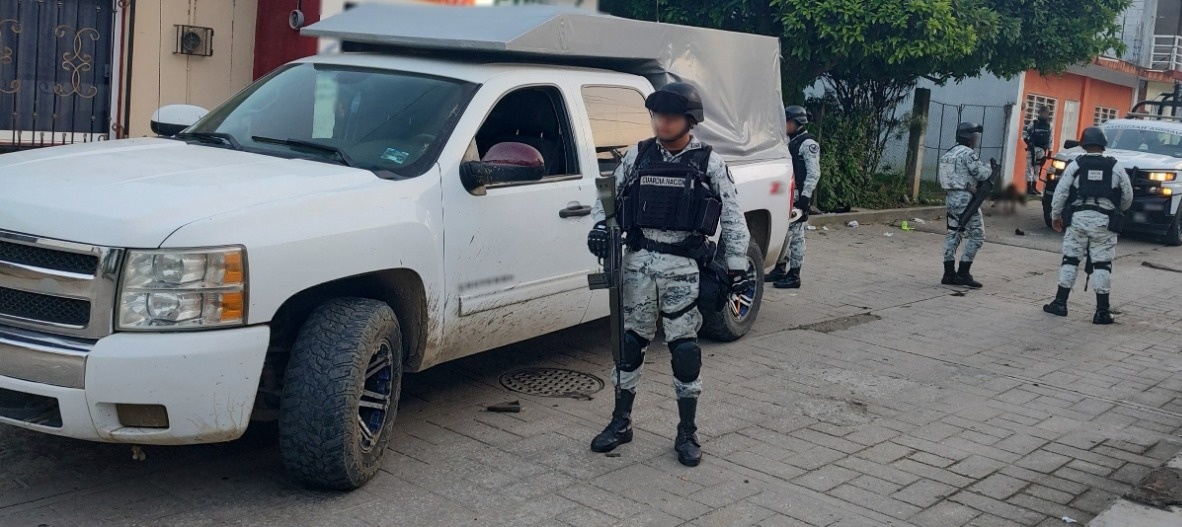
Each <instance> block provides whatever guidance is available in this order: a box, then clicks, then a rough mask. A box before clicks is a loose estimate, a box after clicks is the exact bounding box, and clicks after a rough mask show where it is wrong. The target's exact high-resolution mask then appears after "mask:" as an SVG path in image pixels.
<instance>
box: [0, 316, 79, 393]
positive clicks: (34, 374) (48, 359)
mask: <svg viewBox="0 0 1182 527" xmlns="http://www.w3.org/2000/svg"><path fill="white" fill-rule="evenodd" d="M92 347H93V343H92V342H87V341H81V340H67V339H60V338H54V337H48V336H45V335H40V334H37V333H33V332H30V331H22V330H17V329H7V328H0V376H3V377H12V378H14V379H20V380H23V381H29V382H36V383H40V384H49V385H53V386H61V387H63V388H83V387H85V386H86V357H87V356H88V354H89V352H90V350H91V348H92Z"/></svg>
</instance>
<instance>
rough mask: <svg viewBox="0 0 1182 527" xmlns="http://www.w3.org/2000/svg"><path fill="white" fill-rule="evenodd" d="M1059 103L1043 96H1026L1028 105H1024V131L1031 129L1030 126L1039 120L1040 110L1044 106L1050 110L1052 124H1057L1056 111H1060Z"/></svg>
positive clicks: (1029, 94)
mask: <svg viewBox="0 0 1182 527" xmlns="http://www.w3.org/2000/svg"><path fill="white" fill-rule="evenodd" d="M1058 103H1059V101H1058V100H1056V99H1052V98H1050V97H1046V96H1043V95H1036V94H1033V93H1028V94H1026V104H1025V105H1023V108H1022V129H1023V130H1025V129H1027V128H1030V125H1031V124H1034V120H1035V119H1038V109H1039V108H1041V107H1043V106H1046V107H1047V110H1050V112H1051V123H1052V126H1053V123H1054V122H1055V114H1056V113H1057V112H1056V110H1057V109H1058V108H1057V107H1058Z"/></svg>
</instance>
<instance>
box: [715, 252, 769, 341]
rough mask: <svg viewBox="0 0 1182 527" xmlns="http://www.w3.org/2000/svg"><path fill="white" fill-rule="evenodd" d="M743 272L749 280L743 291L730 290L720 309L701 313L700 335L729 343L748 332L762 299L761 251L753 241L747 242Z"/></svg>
mask: <svg viewBox="0 0 1182 527" xmlns="http://www.w3.org/2000/svg"><path fill="white" fill-rule="evenodd" d="M747 274H748V276H749V277H750V278H751V279H752V283H751V285H750V286H749V287H748V288H747V290H746V291H743V292H741V293H731V294H730V296H728V297H727V301H726V304H724V305H723V306H722V310H721V311H703V312H702V332H701V333H702V336H704V337H707V338H710V339H713V340H717V341H721V342H732V341H735V340H739V339H740V338H742V337H743V335H746V334H747V332H748V331H751V326H754V325H755V318H756V317H757V316H759V305H760V303H761V302H762V301H763V251H762V250H760V249H759V245H756V243H755V242H754V241H752V242H751V243H749V244H748V245H747Z"/></svg>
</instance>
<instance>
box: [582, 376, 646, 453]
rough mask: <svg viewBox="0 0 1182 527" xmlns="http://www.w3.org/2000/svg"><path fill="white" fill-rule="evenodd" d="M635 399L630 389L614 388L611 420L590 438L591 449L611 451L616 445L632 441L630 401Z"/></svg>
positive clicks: (634, 393)
mask: <svg viewBox="0 0 1182 527" xmlns="http://www.w3.org/2000/svg"><path fill="white" fill-rule="evenodd" d="M635 401H636V392H634V391H632V390H619V389H617V390H616V409H615V410H613V411H612V420H611V422H610V423H608V424H607V428H604V429H603V431H602V432H600V433H599V435H597V436H595V439H592V440H591V451H592V452H599V453H600V454H602V453H604V452H611V451H612V450H615V449H616V447H618V446H620V445H622V444H624V443H628V442H631V441H632V403H633V402H635Z"/></svg>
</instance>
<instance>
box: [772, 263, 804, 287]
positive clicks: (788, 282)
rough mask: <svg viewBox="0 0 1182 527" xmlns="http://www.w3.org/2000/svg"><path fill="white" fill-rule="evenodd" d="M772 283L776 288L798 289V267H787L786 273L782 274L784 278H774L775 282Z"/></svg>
mask: <svg viewBox="0 0 1182 527" xmlns="http://www.w3.org/2000/svg"><path fill="white" fill-rule="evenodd" d="M772 285H773V286H775V287H776V289H800V268H799V267H793V268H792V269H789V270H788V274H786V275H784V278H781V279H779V280H776V283H774V284H772Z"/></svg>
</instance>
